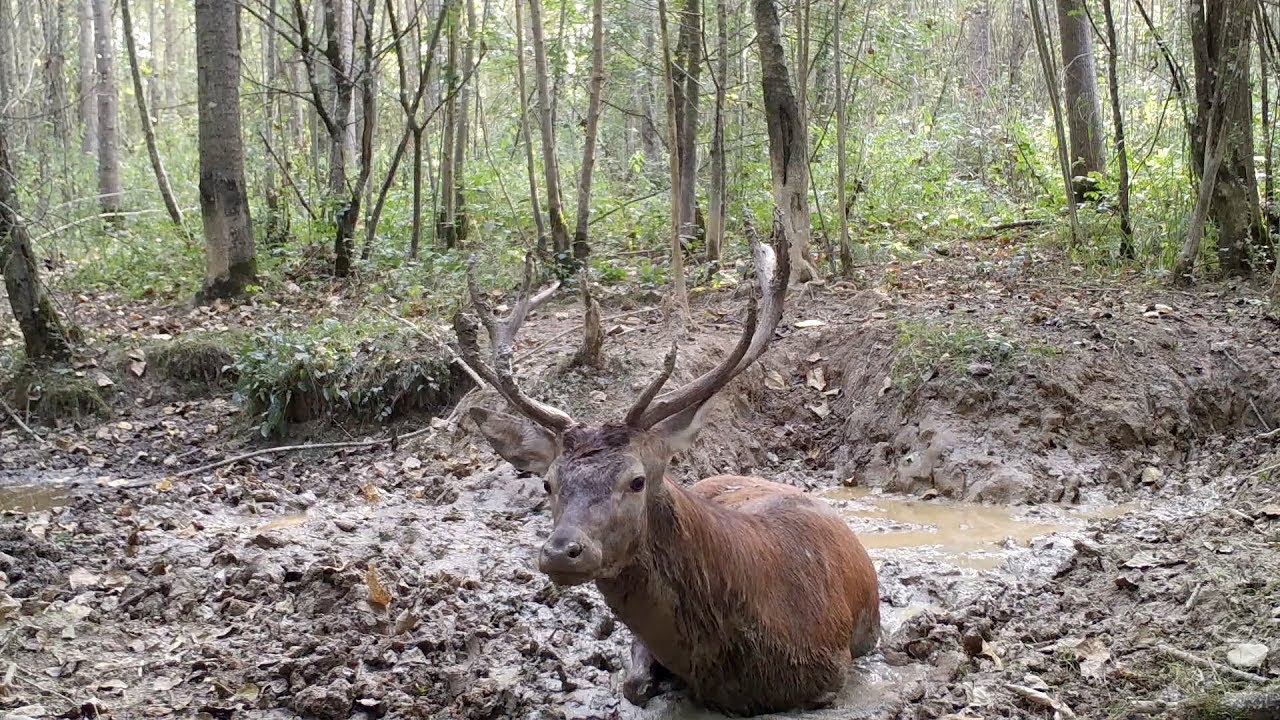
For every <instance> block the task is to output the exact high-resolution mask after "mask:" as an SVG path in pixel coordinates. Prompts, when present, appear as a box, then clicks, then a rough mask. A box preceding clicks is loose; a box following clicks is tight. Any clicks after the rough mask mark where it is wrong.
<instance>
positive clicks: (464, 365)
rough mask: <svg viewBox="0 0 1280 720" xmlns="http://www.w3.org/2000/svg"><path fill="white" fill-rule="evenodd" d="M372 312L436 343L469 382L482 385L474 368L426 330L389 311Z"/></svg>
mask: <svg viewBox="0 0 1280 720" xmlns="http://www.w3.org/2000/svg"><path fill="white" fill-rule="evenodd" d="M374 310H377V311H378V312H380V313H382V314H383V315H386V316H387V317H389V318H391V319H392V320H395V321H396V322H398V323H401V324H403V325H404V326H405V327H407V328H409V329H410V330H412V331H414V332H416V333H418V334H419V335H421V336H422V337H423V339H425V340H430V341H431V342H433V343H436V344H437V345H439V346H440V347H443V348H444V349H445V352H448V353H449V355H450V356H451V357H452V358H453V361H454V362H455V363H457V364H458V367H460V368H462V369H463V371H464V372H466V373H467V374H468V375H470V376H471V380H472V381H473V382H474V383H475V384H476V385H484V380H482V379H481V378H480V373H477V372H476V370H475V368H473V367H471V366H470V365H468V364H467V361H466V360H463V359H462V358H460V357H458V353H456V352H454V351H453V348H451V347H449V344H448V343H443V342H440V340H439V339H438V338H433V337H431V336H430V335H428V334H427V331H426V330H423V329H422V328H420V327H418V326H417V325H414V324H413V323H411V322H409V321H408V320H406V319H404V318H402V317H400V316H399V315H396V314H395V313H393V312H391V311H390V310H386V309H384V308H380V307H375V308H374Z"/></svg>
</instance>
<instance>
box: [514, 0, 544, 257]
mask: <svg viewBox="0 0 1280 720" xmlns="http://www.w3.org/2000/svg"><path fill="white" fill-rule="evenodd" d="M514 4H515V6H516V86H517V89H518V90H519V91H520V138H521V140H522V142H523V144H524V156H525V169H526V172H527V174H528V176H529V206H530V209H531V210H532V211H533V222H534V225H535V226H536V227H537V228H538V254H539V255H542V254H544V253H545V251H546V245H547V224H546V222H545V221H543V219H542V208H541V207H539V202H538V171H537V164H536V162H535V161H534V157H533V138H532V136H531V135H530V133H529V83H528V81H527V80H526V79H525V67H524V16H523V14H522V13H521V11H520V8H522V7H524V0H515V3H514Z"/></svg>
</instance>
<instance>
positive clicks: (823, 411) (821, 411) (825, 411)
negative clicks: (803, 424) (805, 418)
mask: <svg viewBox="0 0 1280 720" xmlns="http://www.w3.org/2000/svg"><path fill="white" fill-rule="evenodd" d="M805 407H807V408H809V410H811V411H813V414H814V415H817V416H818V417H819V418H821V419H823V420H825V419H826V418H827V416H828V415H830V414H831V406H830V405H827V403H826V402H822V403H820V404H818V405H806V406H805Z"/></svg>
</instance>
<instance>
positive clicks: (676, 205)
mask: <svg viewBox="0 0 1280 720" xmlns="http://www.w3.org/2000/svg"><path fill="white" fill-rule="evenodd" d="M535 1H536V0H535ZM658 34H659V36H660V37H661V38H662V81H663V84H664V85H665V89H666V98H667V146H668V147H667V150H668V152H667V163H668V167H669V171H670V173H671V268H670V274H671V290H672V295H673V296H674V298H673V299H674V301H675V312H676V313H677V314H678V315H679V317H680V319H679V321H677V322H676V327H683V326H684V323H686V322H688V319H689V291H688V288H687V287H686V285H685V278H684V246H683V244H682V243H681V242H680V140H679V138H680V122H679V120H677V115H676V88H675V78H674V77H672V75H673V74H674V72H675V68H674V67H673V65H672V62H671V34H670V33H669V32H668V30H667V0H658Z"/></svg>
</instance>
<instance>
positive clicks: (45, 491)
mask: <svg viewBox="0 0 1280 720" xmlns="http://www.w3.org/2000/svg"><path fill="white" fill-rule="evenodd" d="M70 502H71V491H70V490H69V489H67V488H65V487H60V486H57V485H8V486H0V514H3V513H35V512H42V511H45V510H54V509H56V508H60V507H64V506H66V505H68V504H69V503H70Z"/></svg>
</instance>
